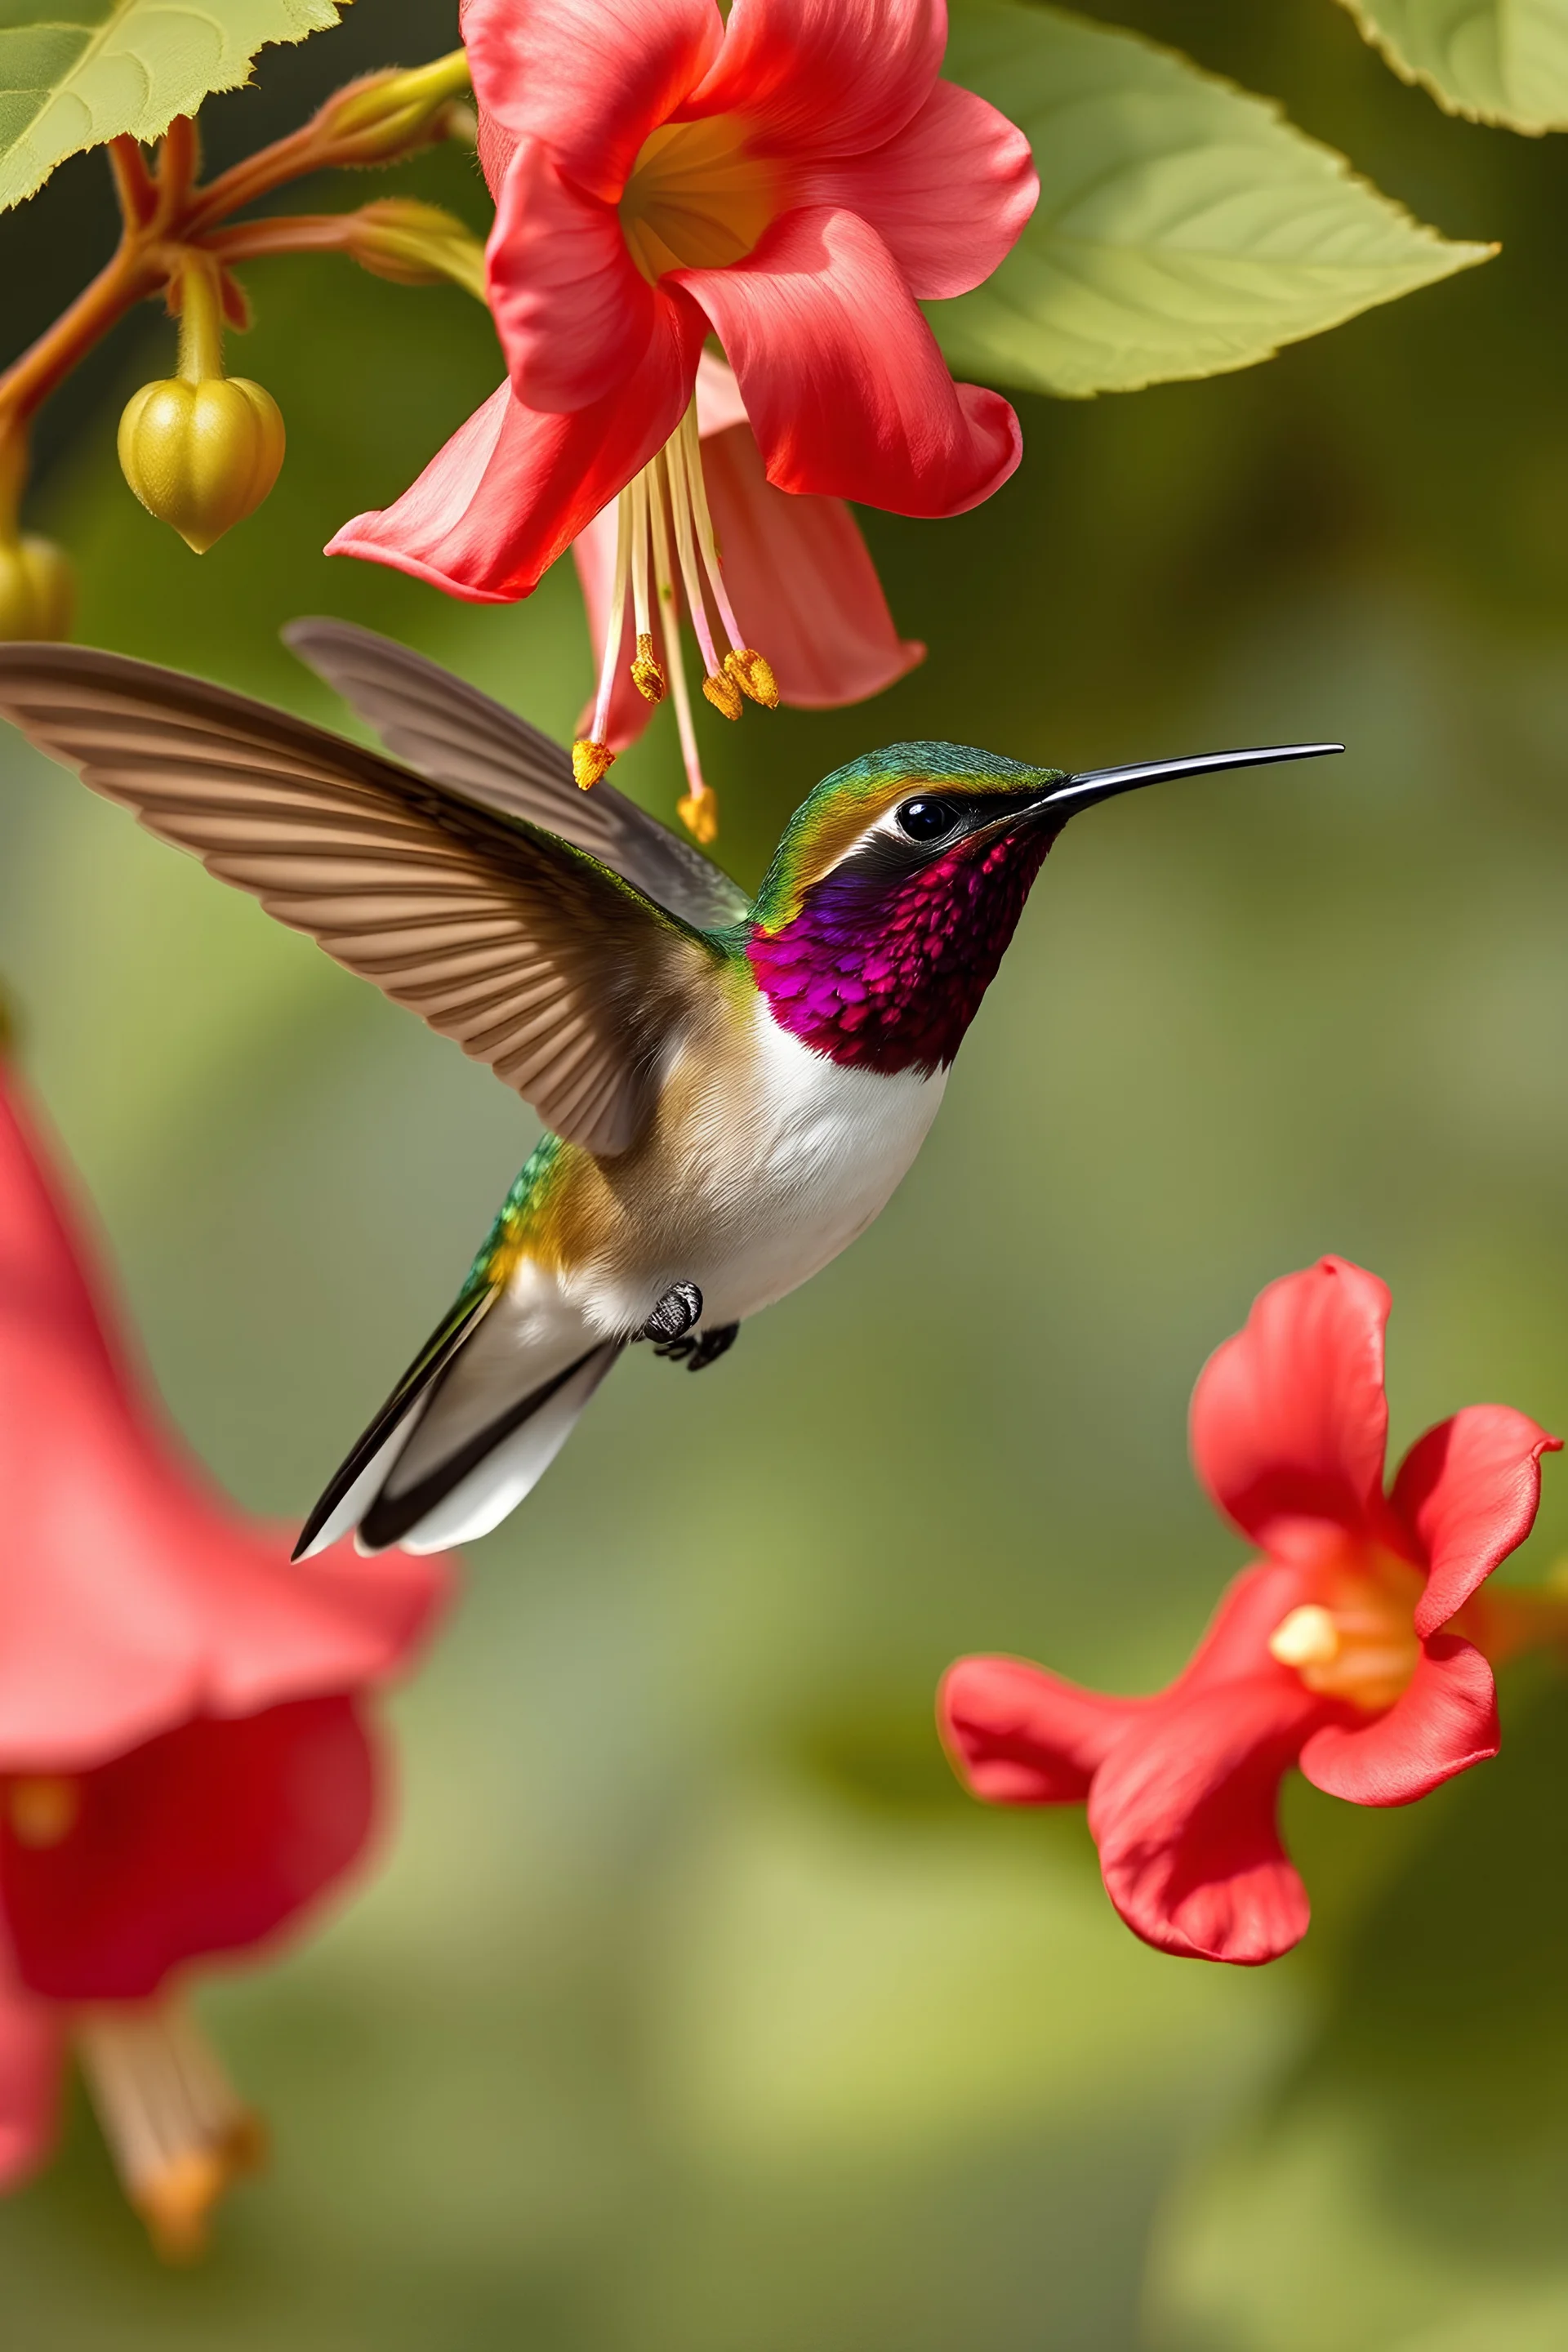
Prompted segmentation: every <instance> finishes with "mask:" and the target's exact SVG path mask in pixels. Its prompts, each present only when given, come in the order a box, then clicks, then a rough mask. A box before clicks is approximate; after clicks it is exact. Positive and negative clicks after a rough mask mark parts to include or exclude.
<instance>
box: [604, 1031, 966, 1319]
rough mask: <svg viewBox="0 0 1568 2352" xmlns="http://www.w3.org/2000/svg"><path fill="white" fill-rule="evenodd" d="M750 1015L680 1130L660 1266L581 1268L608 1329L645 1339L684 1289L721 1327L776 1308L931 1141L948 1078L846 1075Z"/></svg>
mask: <svg viewBox="0 0 1568 2352" xmlns="http://www.w3.org/2000/svg"><path fill="white" fill-rule="evenodd" d="M749 1017H750V1018H752V1020H753V1021H754V1022H755V1024H756V1025H755V1031H754V1034H753V1037H752V1041H751V1048H752V1049H751V1050H749V1051H747V1052H746V1053H745V1054H744V1055H742V1056H741V1057H740V1066H739V1071H738V1070H737V1064H736V1062H735V1061H734V1060H731V1061H730V1063H729V1066H728V1067H727V1069H726V1071H725V1074H724V1082H723V1083H722V1085H716V1086H715V1088H714V1091H713V1093H712V1095H711V1097H708V1098H706V1099H700V1100H699V1102H698V1103H697V1104H696V1105H695V1106H694V1107H693V1108H689V1109H688V1114H687V1116H686V1118H683V1119H682V1120H681V1122H680V1137H679V1153H678V1155H672V1160H671V1162H670V1163H668V1164H667V1166H666V1169H665V1171H664V1184H663V1186H661V1190H664V1191H665V1193H666V1198H665V1200H664V1202H662V1203H661V1208H662V1212H663V1213H661V1214H660V1215H659V1217H658V1224H659V1226H660V1228H661V1233H660V1239H659V1243H658V1252H659V1256H660V1260H661V1262H660V1263H659V1264H658V1265H646V1264H645V1265H640V1266H638V1267H637V1270H636V1273H635V1275H634V1274H633V1272H632V1269H631V1268H630V1267H629V1266H627V1265H626V1264H625V1263H624V1261H623V1262H622V1264H620V1265H617V1266H616V1267H615V1268H614V1270H613V1271H612V1269H611V1267H610V1266H609V1265H595V1266H594V1267H592V1268H588V1267H584V1268H583V1269H582V1270H581V1271H580V1273H579V1274H578V1275H577V1276H574V1278H573V1279H572V1280H570V1282H569V1283H568V1285H567V1287H568V1289H569V1290H570V1291H572V1292H573V1293H574V1294H576V1296H577V1297H578V1298H579V1300H580V1303H581V1305H582V1307H584V1309H585V1311H586V1312H587V1314H588V1315H589V1317H590V1318H591V1319H592V1320H593V1322H594V1323H595V1324H596V1325H598V1326H599V1327H601V1328H605V1329H608V1328H623V1329H624V1328H626V1325H627V1323H631V1324H632V1325H633V1327H634V1328H635V1326H636V1324H637V1322H639V1321H640V1320H641V1319H642V1318H644V1317H645V1316H646V1315H647V1313H648V1312H649V1311H650V1309H651V1307H652V1305H653V1302H654V1300H655V1299H657V1298H658V1297H660V1296H661V1295H662V1293H663V1291H664V1290H666V1289H667V1288H668V1286H669V1285H670V1284H671V1283H673V1282H678V1281H687V1280H689V1281H692V1282H695V1283H696V1284H697V1285H698V1286H699V1287H700V1290H701V1292H702V1297H703V1314H702V1320H703V1323H704V1324H705V1325H706V1326H707V1327H708V1328H710V1329H713V1328H717V1327H718V1326H719V1325H721V1324H724V1323H736V1322H742V1321H743V1320H744V1319H745V1318H746V1317H747V1316H749V1315H754V1314H756V1313H757V1312H758V1311H759V1309H760V1308H762V1307H767V1306H771V1305H772V1303H773V1300H774V1299H776V1298H782V1297H784V1295H785V1293H786V1292H788V1291H791V1290H794V1289H795V1288H796V1286H798V1285H799V1284H801V1283H803V1282H806V1281H808V1280H809V1279H810V1277H811V1276H813V1275H814V1274H816V1273H817V1272H818V1271H819V1270H820V1269H821V1268H822V1267H823V1266H825V1265H827V1264H828V1262H829V1260H830V1259H832V1258H835V1257H837V1255H838V1253H839V1251H840V1250H842V1249H845V1248H847V1246H848V1244H849V1243H851V1242H852V1241H853V1240H854V1239H855V1238H856V1235H857V1234H861V1233H863V1232H864V1231H865V1229H866V1227H867V1226H868V1224H869V1223H871V1221H872V1219H873V1218H874V1217H876V1216H877V1215H878V1214H879V1213H880V1211H881V1210H882V1209H884V1208H885V1207H886V1206H887V1203H888V1202H889V1199H890V1198H891V1196H892V1193H893V1192H894V1190H895V1189H896V1187H897V1185H898V1184H899V1181H900V1179H901V1178H902V1176H903V1175H904V1173H905V1171H907V1169H908V1168H909V1166H910V1162H911V1161H912V1160H913V1159H914V1157H915V1154H916V1153H917V1152H918V1151H919V1150H920V1148H921V1144H922V1143H923V1142H924V1140H925V1138H926V1135H927V1132H928V1131H929V1129H930V1127H931V1121H932V1119H933V1118H935V1117H936V1113H937V1108H938V1106H939V1104H940V1103H941V1101H942V1089H943V1087H944V1086H945V1084H946V1073H945V1071H943V1072H939V1073H938V1074H937V1075H936V1076H932V1077H929V1078H928V1077H921V1076H918V1075H916V1074H914V1073H912V1072H908V1071H906V1072H901V1073H900V1074H899V1075H897V1076H881V1075H880V1074H879V1073H878V1072H876V1071H873V1070H854V1069H845V1068H843V1067H841V1066H840V1065H839V1064H837V1062H832V1061H829V1060H828V1058H827V1056H826V1055H825V1054H817V1053H814V1052H813V1051H812V1050H811V1048H810V1047H809V1046H807V1045H802V1044H801V1042H800V1040H799V1039H798V1038H796V1037H792V1036H791V1035H790V1034H789V1033H788V1032H787V1031H786V1030H784V1029H781V1028H780V1027H779V1026H778V1025H777V1024H776V1023H775V1022H774V1020H773V1016H772V1014H771V1013H769V1011H768V1009H767V1004H766V1001H765V1000H764V999H763V997H762V996H760V995H759V996H758V997H757V998H756V999H755V1001H754V1005H753V1007H752V1010H751V1013H750V1016H749ZM737 1080H738V1083H737ZM688 1099H689V1098H688ZM628 1277H630V1279H629V1281H628ZM634 1289H635V1296H634V1295H633V1291H634Z"/></svg>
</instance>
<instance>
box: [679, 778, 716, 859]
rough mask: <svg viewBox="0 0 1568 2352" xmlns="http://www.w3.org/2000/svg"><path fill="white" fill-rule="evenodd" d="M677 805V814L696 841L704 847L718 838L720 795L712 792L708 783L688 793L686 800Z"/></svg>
mask: <svg viewBox="0 0 1568 2352" xmlns="http://www.w3.org/2000/svg"><path fill="white" fill-rule="evenodd" d="M675 807H676V814H677V815H678V816H679V819H680V822H681V824H683V825H684V826H685V827H686V830H687V832H688V833H689V834H690V835H691V837H692V839H693V840H694V841H699V842H700V843H701V845H702V846H703V848H704V849H706V848H707V847H708V845H709V844H710V842H714V841H717V840H718V838H719V800H718V795H717V794H716V793H712V792H710V790H709V788H708V786H707V785H706V784H703V785H701V786H700V787H699V789H698V790H697V791H696V792H692V793H687V795H686V797H685V799H684V800H681V801H677V803H676V804H675Z"/></svg>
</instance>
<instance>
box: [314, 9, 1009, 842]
mask: <svg viewBox="0 0 1568 2352" xmlns="http://www.w3.org/2000/svg"><path fill="white" fill-rule="evenodd" d="M463 31H464V37H465V40H466V42H467V45H468V58H469V63H470V66H471V68H472V71H473V79H474V89H475V93H476V96H477V97H478V100H479V110H480V142H479V152H480V155H481V158H482V160H483V163H484V166H485V172H486V176H487V178H488V179H489V184H490V186H491V189H492V191H493V193H494V194H495V196H496V204H497V210H496V222H495V228H494V231H493V233H492V235H491V237H490V241H489V298H490V303H491V308H492V309H493V310H494V313H495V318H496V324H497V327H498V329H499V331H500V339H501V342H502V345H503V348H504V350H505V352H506V358H507V368H508V382H507V383H505V384H503V385H502V387H501V388H500V391H499V392H497V393H496V394H494V395H493V396H492V397H491V399H490V400H489V401H488V402H487V403H486V404H485V405H484V407H483V408H481V409H480V410H479V411H478V413H477V414H476V415H474V416H472V417H471V418H470V419H469V420H468V424H467V425H464V426H463V427H462V429H461V430H460V431H459V432H458V434H457V435H456V436H454V438H453V439H452V440H451V441H450V442H449V443H448V444H447V447H446V448H445V449H443V450H442V451H441V452H440V454H439V456H437V457H436V458H435V459H434V460H433V461H432V462H431V464H430V465H429V466H428V467H426V470H425V472H424V473H423V474H422V475H421V476H420V478H419V479H418V480H417V481H416V483H415V484H414V486H413V488H411V489H409V490H408V491H406V492H405V495H404V496H403V497H402V498H401V499H399V500H398V501H397V503H396V504H395V506H393V507H391V508H389V509H387V510H386V511H385V512H384V513H381V514H370V515H361V516H359V517H358V518H357V519H356V520H354V521H353V522H351V523H349V524H348V525H347V526H346V527H345V529H344V530H342V531H340V532H339V534H338V536H337V537H336V539H334V540H333V541H332V543H331V550H330V551H331V552H332V553H334V554H349V555H361V556H368V557H370V558H372V559H374V561H377V562H384V563H391V564H395V565H397V566H398V567H399V568H401V569H402V570H404V571H405V572H414V573H415V574H416V576H417V577H419V578H421V579H425V580H430V581H433V582H434V583H436V584H437V586H439V587H443V588H446V589H447V590H448V591H450V592H451V593H454V594H456V595H460V596H468V597H471V598H475V599H478V600H480V601H484V602H490V603H494V602H502V601H508V600H510V599H512V598H516V597H519V596H524V595H526V594H527V593H529V591H530V590H531V588H532V587H533V586H534V585H535V584H536V583H537V582H538V580H539V578H540V576H541V574H542V572H544V570H545V569H546V567H547V566H548V565H549V564H550V563H552V562H553V561H554V560H555V558H556V557H557V556H558V555H560V554H561V553H563V551H564V550H565V549H566V548H567V547H568V546H570V545H571V543H572V541H574V539H576V538H577V537H578V535H579V534H580V533H581V532H582V531H583V530H585V529H586V527H587V525H588V524H589V523H590V522H591V521H592V520H593V519H594V517H595V515H596V514H598V513H599V512H600V510H601V509H604V508H605V507H606V506H608V505H609V504H610V503H611V501H612V500H615V499H617V498H618V499H619V500H620V505H619V509H618V514H617V543H618V544H617V554H616V576H617V577H618V580H619V583H620V586H619V593H613V594H612V599H611V604H612V612H613V619H612V625H611V628H610V632H609V638H608V642H607V644H606V646H605V673H604V676H603V677H602V678H601V683H600V692H599V698H598V703H597V707H596V715H595V725H594V728H593V730H592V732H591V734H590V735H589V736H588V737H586V738H585V739H584V740H583V742H582V743H581V744H580V745H579V747H578V752H577V758H578V773H579V780H580V781H582V782H585V783H591V782H593V781H594V779H595V776H597V775H602V774H603V772H604V771H605V767H607V766H608V764H609V761H610V759H611V758H612V757H613V751H612V748H611V742H610V738H609V729H608V723H607V713H608V700H609V695H610V691H611V676H612V673H613V672H614V671H615V669H616V666H617V664H618V662H619V660H620V656H621V652H622V640H623V636H624V635H625V631H624V630H623V627H622V620H621V615H622V612H623V610H624V609H626V607H627V606H628V604H629V614H628V617H629V620H630V623H631V634H632V636H633V638H634V645H633V647H632V648H631V649H630V659H629V664H628V667H630V669H631V672H632V674H633V676H634V677H635V678H636V679H637V684H638V687H639V688H640V690H641V691H643V692H644V693H646V694H647V696H648V697H649V698H650V699H652V700H658V698H660V697H661V696H662V694H663V692H664V689H665V686H666V684H667V683H668V686H669V688H670V690H671V692H672V693H673V695H674V698H675V700H676V708H677V715H678V717H679V719H680V720H681V731H682V740H683V746H684V748H685V749H686V751H687V758H688V767H689V772H691V774H692V790H693V797H694V798H695V799H696V800H698V801H699V802H700V799H701V797H702V792H701V782H700V775H699V774H698V773H697V772H696V771H695V758H696V754H695V746H694V741H693V739H692V736H691V730H690V724H689V713H688V712H687V709H686V705H685V690H684V680H683V677H682V675H681V671H680V667H679V663H678V662H676V661H675V660H674V659H673V658H672V659H671V660H670V661H669V663H668V671H667V670H666V668H665V666H664V665H663V664H661V663H660V661H659V659H658V656H657V654H656V653H655V651H654V649H653V646H652V644H651V639H652V635H653V627H652V623H653V616H654V614H656V613H657V612H658V611H659V610H660V609H664V610H667V611H668V610H669V609H671V608H672V607H673V603H674V598H675V594H676V590H677V587H678V585H679V587H680V588H682V589H683V590H684V594H685V602H686V608H687V611H688V613H689V616H690V620H691V624H692V627H693V629H694V631H695V633H696V635H697V639H698V644H699V646H700V651H701V654H702V657H703V660H704V663H705V665H706V668H707V673H708V676H707V683H706V685H705V688H704V691H705V693H706V694H707V695H708V697H709V699H710V701H712V702H713V703H714V704H715V705H716V707H718V708H719V709H722V710H724V711H726V712H727V713H728V715H730V716H731V717H738V716H739V713H740V709H741V707H742V696H748V697H750V698H752V699H753V700H761V701H769V700H771V699H773V688H774V686H775V684H776V681H775V679H774V678H773V673H772V670H771V669H770V667H769V663H768V661H767V660H766V659H763V658H762V657H761V656H759V655H758V653H757V651H756V648H755V647H754V646H751V645H750V644H749V643H748V641H747V639H746V637H745V635H743V633H742V631H741V628H740V625H739V622H738V620H737V618H736V614H735V612H734V609H733V607H732V605H731V601H730V599H729V596H728V594H727V593H726V588H725V582H724V578H723V574H722V571H721V564H720V561H719V553H718V544H717V540H716V536H715V532H714V529H713V520H712V517H711V515H710V502H709V499H708V497H707V495H706V491H705V487H704V478H703V464H702V458H701V455H700V448H699V440H698V429H697V420H696V412H695V407H694V402H693V394H694V391H695V387H696V383H697V370H698V362H699V357H700V352H701V351H702V347H703V342H704V340H705V338H706V337H707V336H709V335H710V334H712V335H716V336H717V337H718V339H719V341H720V342H721V345H722V346H723V349H724V352H725V354H726V356H727V357H728V359H729V361H730V362H731V366H732V367H733V368H734V371H735V373H736V375H737V377H738V378H739V383H740V392H741V397H742V400H743V402H744V404H745V413H746V415H747V416H748V417H749V419H750V423H751V428H752V432H753V433H754V435H755V437H756V441H757V444H758V446H759V448H760V451H761V455H762V461H763V466H764V467H765V469H766V475H767V479H768V480H769V482H771V483H772V484H773V486H774V487H775V488H778V489H781V490H785V491H795V492H804V493H807V494H811V495H815V496H819V497H829V498H838V499H861V500H863V501H864V502H865V503H866V504H868V505H870V506H879V507H885V508H889V509H892V510H893V511H895V512H897V513H900V514H910V515H952V514H959V513H962V512H963V511H964V509H967V508H969V507H973V506H976V505H978V504H979V502H980V501H981V500H982V499H985V498H988V497H989V496H990V494H991V493H992V491H993V490H994V489H996V488H999V487H1000V485H1001V484H1002V483H1003V482H1004V481H1005V479H1006V478H1007V477H1008V475H1009V474H1010V473H1011V472H1012V471H1013V469H1014V467H1016V464H1017V462H1018V457H1019V450H1020V441H1019V435H1018V424H1017V419H1016V416H1015V415H1014V414H1013V411H1012V409H1011V408H1010V407H1009V406H1008V404H1007V403H1006V402H1005V400H1003V399H1002V398H1001V397H1000V395H999V394H996V393H993V392H987V391H984V390H982V389H981V388H979V387H978V386H975V385H973V384H955V383H953V381H952V377H951V375H950V374H949V373H948V370H947V366H946V363H945V362H944V361H943V359H942V354H941V352H940V351H939V349H938V347H937V344H936V341H935V338H934V337H933V336H932V334H931V329H930V328H929V326H928V325H927V324H926V321H925V320H924V318H923V316H922V315H921V310H920V302H921V300H922V299H931V298H941V297H944V296H949V295H956V294H962V293H964V292H966V291H967V290H968V289H970V288H971V287H973V286H977V285H979V284H980V283H981V281H982V280H983V279H984V278H988V277H989V276H990V274H991V273H992V271H993V270H994V269H995V268H996V267H997V265H998V263H999V262H1000V261H1002V260H1003V258H1004V257H1005V255H1006V254H1007V253H1008V251H1009V250H1010V249H1011V247H1012V246H1013V244H1014V242H1015V241H1016V238H1017V236H1018V234H1019V232H1020V231H1021V229H1022V228H1023V226H1024V224H1025V223H1026V220H1027V219H1028V216H1029V214H1030V212H1031V211H1032V210H1033V207H1034V204H1035V200H1036V197H1037V194H1038V184H1037V180H1036V176H1035V173H1034V169H1033V166H1032V164H1031V163H1030V160H1029V150H1028V143H1027V142H1026V140H1025V138H1024V137H1023V134H1022V133H1021V132H1020V131H1017V130H1016V129H1015V128H1014V126H1013V125H1012V124H1011V123H1010V122H1008V121H1006V120H1005V117H1004V116H1002V115H1000V114H998V113H997V112H996V110H995V109H994V107H991V106H989V105H987V104H986V102H985V100H984V99H981V98H978V97H976V96H975V95H974V93H973V91H971V90H966V89H959V88H958V87H957V86H956V85H955V84H953V83H952V82H946V81H943V80H942V79H940V78H939V77H940V68H941V65H942V51H943V48H944V47H945V44H946V38H947V18H946V9H945V6H944V5H943V0H734V5H733V7H732V8H731V11H730V15H729V19H728V22H727V23H726V22H725V20H724V19H723V18H722V17H721V15H720V13H719V9H718V6H717V5H716V0H609V5H606V0H468V5H467V7H466V8H465V11H464V18H463ZM673 650H674V649H673V648H671V652H672V653H673Z"/></svg>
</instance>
